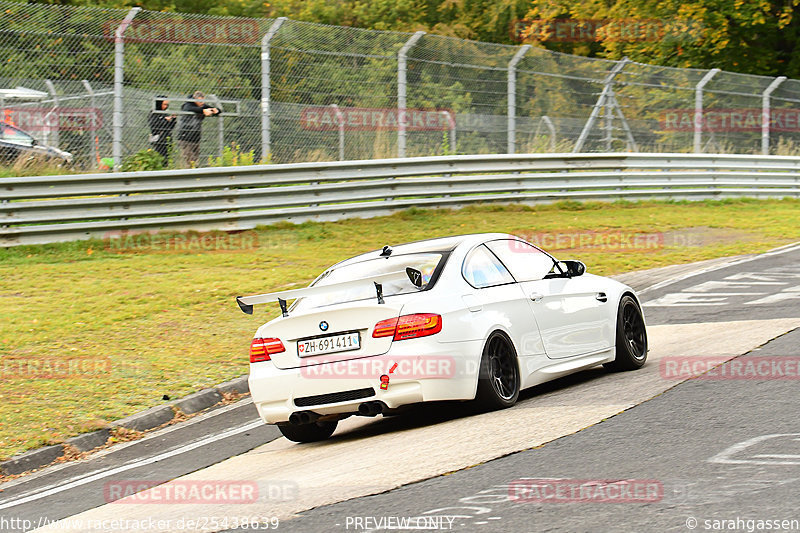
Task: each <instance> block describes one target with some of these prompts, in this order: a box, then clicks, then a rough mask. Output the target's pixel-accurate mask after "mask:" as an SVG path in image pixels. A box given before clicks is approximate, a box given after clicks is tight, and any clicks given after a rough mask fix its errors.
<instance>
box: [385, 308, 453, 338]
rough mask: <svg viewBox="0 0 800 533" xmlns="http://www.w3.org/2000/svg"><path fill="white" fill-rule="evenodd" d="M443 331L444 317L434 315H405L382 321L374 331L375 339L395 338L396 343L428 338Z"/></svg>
mask: <svg viewBox="0 0 800 533" xmlns="http://www.w3.org/2000/svg"><path fill="white" fill-rule="evenodd" d="M440 331H442V317H441V315H435V314H432V313H418V314H415V315H403V316H401V317H398V318H389V319H387V320H381V321H380V322H378V323H377V324H375V329H374V330H373V331H372V336H373V337H374V338H376V339H377V338H381V337H393V338H394V340H396V341H402V340H404V339H414V338H417V337H427V336H428V335H433V334H435V333H439V332H440Z"/></svg>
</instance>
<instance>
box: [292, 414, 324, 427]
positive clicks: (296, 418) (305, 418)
mask: <svg viewBox="0 0 800 533" xmlns="http://www.w3.org/2000/svg"><path fill="white" fill-rule="evenodd" d="M319 416H320V415H318V414H317V413H314V412H312V411H297V412H295V413H292V414H290V415H289V423H290V424H293V425H295V426H300V425H303V424H311V423H312V422H316V421H317V420H318V419H319Z"/></svg>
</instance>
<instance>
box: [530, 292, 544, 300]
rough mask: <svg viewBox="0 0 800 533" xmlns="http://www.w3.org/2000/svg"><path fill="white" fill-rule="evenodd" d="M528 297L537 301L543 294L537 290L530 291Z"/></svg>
mask: <svg viewBox="0 0 800 533" xmlns="http://www.w3.org/2000/svg"><path fill="white" fill-rule="evenodd" d="M530 298H531V300H533V301H534V302H538V301H540V300H541V299H542V298H544V295H543V294H540V293H538V292H532V293H531V296H530Z"/></svg>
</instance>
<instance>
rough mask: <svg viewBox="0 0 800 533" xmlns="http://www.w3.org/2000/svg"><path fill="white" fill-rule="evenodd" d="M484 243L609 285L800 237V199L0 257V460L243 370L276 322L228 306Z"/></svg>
mask: <svg viewBox="0 0 800 533" xmlns="http://www.w3.org/2000/svg"><path fill="white" fill-rule="evenodd" d="M488 231H501V232H509V233H515V234H518V235H521V236H526V237H528V238H530V239H531V240H532V241H534V242H539V243H541V244H543V245H544V246H545V247H546V248H548V249H549V250H550V251H553V252H554V253H555V255H556V256H558V257H560V258H564V259H569V258H572V259H581V260H583V261H584V262H585V263H586V264H587V265H588V269H589V271H590V272H593V273H596V274H605V275H610V274H615V273H619V272H626V271H630V270H641V269H646V268H653V267H658V266H664V265H670V264H679V263H687V262H692V261H698V260H702V259H711V258H715V257H722V256H728V255H735V254H741V253H756V252H763V251H765V250H767V249H770V248H774V247H776V246H779V245H782V244H786V243H788V242H793V241H796V240H800V201H797V200H788V199H787V200H769V201H767V200H764V201H757V200H735V201H721V202H685V203H681V202H642V203H625V202H623V203H614V204H607V203H585V204H581V203H574V202H562V203H558V204H552V205H544V206H535V207H528V206H518V205H512V206H496V205H490V206H473V207H468V208H464V209H461V210H458V211H449V210H441V211H435V210H419V209H411V210H407V211H403V212H400V213H397V214H395V215H393V216H389V217H381V218H374V219H369V220H358V219H351V220H344V221H340V222H331V223H305V224H300V225H292V224H277V225H274V226H270V227H268V228H261V229H258V230H257V231H253V232H244V233H239V234H226V233H218V234H210V235H205V236H203V235H197V234H183V235H179V236H171V237H169V236H163V235H157V236H153V235H138V236H134V237H131V238H128V239H127V240H126V239H122V240H120V241H108V242H103V241H83V242H72V243H62V244H55V245H43V246H23V247H15V248H9V249H0V310H1V311H0V313H2V316H1V317H0V325H1V326H0V357H2V359H1V360H0V364H1V365H2V366H0V459H3V458H8V457H10V456H11V455H13V454H15V453H18V452H21V451H24V450H26V449H30V448H35V447H37V446H41V445H44V444H52V443H57V442H61V441H63V440H64V439H65V438H67V437H69V436H71V435H74V434H76V433H79V432H83V431H90V430H93V429H95V428H97V427H101V426H103V425H105V424H107V423H108V422H109V421H112V420H114V419H117V418H121V417H123V416H126V415H129V414H132V413H134V412H137V411H140V410H142V409H145V408H147V407H151V406H153V405H155V404H158V403H159V402H161V401H162V397H163V396H164V395H167V396H169V397H172V398H174V397H179V396H182V395H185V394H187V393H190V392H193V391H196V390H198V389H201V388H204V387H207V386H211V385H213V384H215V383H218V382H221V381H224V380H226V379H229V378H232V377H236V376H239V375H241V374H244V373H246V372H247V350H248V346H249V339H250V338H251V336H252V334H253V332H254V331H255V329H256V328H257V327H258V326H259V325H260V324H261V323H263V322H264V321H266V320H268V319H270V318H272V317H273V316H275V315H276V310H275V309H273V308H271V307H267V308H266V309H263V308H262V309H259V310H257V312H256V314H255V315H254V316H248V315H244V314H243V313H241V312H240V311H239V309H238V308H237V307H236V305H235V303H234V297H235V296H236V295H239V294H252V293H257V292H266V291H269V290H273V289H280V288H289V287H299V286H303V285H305V284H307V283H308V282H309V281H310V280H311V279H313V278H314V277H315V276H316V275H317V274H318V273H319V272H320V271H322V270H323V269H324V268H325V267H327V266H328V265H330V264H332V263H334V262H336V261H339V260H341V259H344V258H346V257H349V256H351V255H354V254H357V253H359V252H364V251H368V250H371V249H375V248H380V246H382V245H383V244H396V243H401V242H408V241H412V240H417V239H424V238H429V237H436V236H445V235H456V234H461V233H474V232H488ZM620 241H622V244H620Z"/></svg>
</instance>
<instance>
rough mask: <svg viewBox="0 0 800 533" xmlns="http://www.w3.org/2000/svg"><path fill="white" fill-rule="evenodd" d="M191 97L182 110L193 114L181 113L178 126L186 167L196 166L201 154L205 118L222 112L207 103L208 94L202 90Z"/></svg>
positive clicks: (179, 140)
mask: <svg viewBox="0 0 800 533" xmlns="http://www.w3.org/2000/svg"><path fill="white" fill-rule="evenodd" d="M189 98H190V100H188V101H187V102H186V103H184V104H183V105H182V106H181V111H189V112H191V114H190V115H181V118H180V126H179V127H178V144H179V145H180V147H181V157H182V160H183V166H184V167H194V165H195V163H197V158H198V157H199V156H200V136H201V133H202V127H203V119H204V118H206V117H210V116H212V115H219V114H220V110H219V109H218V108H216V107H212V106H210V105H206V104H205V98H206V96H205V95H204V94H203V93H202V92H200V91H195V92H194V94H192V95H191V96H190V97H189Z"/></svg>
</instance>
